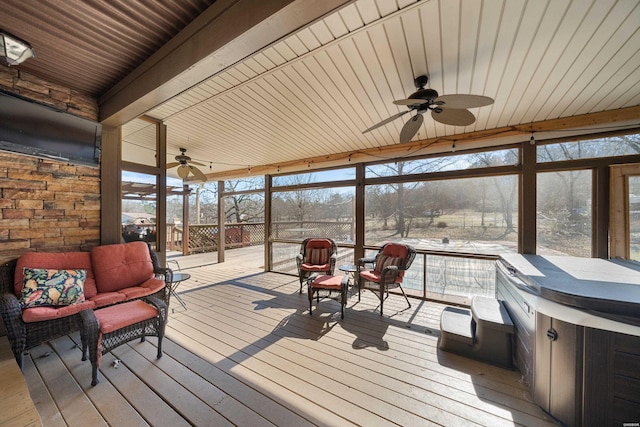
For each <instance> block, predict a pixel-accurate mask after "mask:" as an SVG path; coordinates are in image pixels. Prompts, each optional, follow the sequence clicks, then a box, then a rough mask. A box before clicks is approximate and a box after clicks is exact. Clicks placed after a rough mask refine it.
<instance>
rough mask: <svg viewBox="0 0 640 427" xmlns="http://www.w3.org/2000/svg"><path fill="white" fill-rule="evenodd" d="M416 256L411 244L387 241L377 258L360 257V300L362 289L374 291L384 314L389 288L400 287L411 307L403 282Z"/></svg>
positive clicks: (358, 262) (358, 276) (357, 277)
mask: <svg viewBox="0 0 640 427" xmlns="http://www.w3.org/2000/svg"><path fill="white" fill-rule="evenodd" d="M415 257H416V250H415V249H414V248H413V247H412V246H411V245H407V244H402V243H386V244H385V245H384V246H382V248H380V251H378V254H377V255H376V256H375V258H360V259H359V260H358V261H357V263H356V266H357V267H358V272H357V276H356V279H357V285H358V301H360V293H361V291H362V289H368V290H370V291H372V292H373V293H374V294H376V296H377V297H378V298H379V299H380V315H382V307H383V303H384V301H385V300H386V299H387V298H388V297H389V289H394V288H400V291H401V292H402V295H404V298H405V300H406V301H407V304H408V305H409V307H411V303H410V302H409V298H407V295H406V294H405V293H404V289H402V286H401V283H402V280H403V279H404V273H405V271H407V270H408V269H409V267H411V263H412V262H413V259H414V258H415ZM367 264H372V265H373V268H372V269H369V268H368V267H367Z"/></svg>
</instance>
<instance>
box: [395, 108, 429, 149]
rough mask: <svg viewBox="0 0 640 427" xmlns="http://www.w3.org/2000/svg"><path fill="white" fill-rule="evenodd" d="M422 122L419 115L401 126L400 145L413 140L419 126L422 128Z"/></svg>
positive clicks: (422, 118) (422, 119)
mask: <svg viewBox="0 0 640 427" xmlns="http://www.w3.org/2000/svg"><path fill="white" fill-rule="evenodd" d="M423 121H424V117H422V114H421V113H418V114H416V115H415V116H413V117H411V118H410V119H409V120H408V121H407V123H405V124H404V126H402V130H401V131H400V143H401V144H404V143H405V142H409V141H411V138H413V136H414V135H415V134H416V132H418V129H420V126H422V122H423Z"/></svg>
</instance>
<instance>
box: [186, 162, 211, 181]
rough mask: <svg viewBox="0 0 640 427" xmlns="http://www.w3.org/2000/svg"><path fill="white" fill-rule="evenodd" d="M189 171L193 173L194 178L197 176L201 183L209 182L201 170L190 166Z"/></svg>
mask: <svg viewBox="0 0 640 427" xmlns="http://www.w3.org/2000/svg"><path fill="white" fill-rule="evenodd" d="M189 169H190V170H191V173H192V174H193V176H195V177H196V178H197V179H199V180H200V181H206V180H207V177H206V176H205V175H204V174H203V173H202V172H201V171H200V169H198V168H196V167H195V166H191V165H189Z"/></svg>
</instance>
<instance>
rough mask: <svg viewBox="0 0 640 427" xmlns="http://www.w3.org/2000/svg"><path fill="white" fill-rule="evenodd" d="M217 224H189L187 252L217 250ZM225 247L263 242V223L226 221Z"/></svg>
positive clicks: (238, 246)
mask: <svg viewBox="0 0 640 427" xmlns="http://www.w3.org/2000/svg"><path fill="white" fill-rule="evenodd" d="M218 231H219V228H218V224H197V225H190V226H189V253H201V252H214V251H217V250H218ZM224 236H225V249H231V248H243V247H246V246H253V245H262V244H264V223H227V224H225V226H224Z"/></svg>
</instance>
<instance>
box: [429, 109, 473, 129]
mask: <svg viewBox="0 0 640 427" xmlns="http://www.w3.org/2000/svg"><path fill="white" fill-rule="evenodd" d="M431 117H433V120H435V121H436V122H440V123H443V124H445V125H452V126H467V125H470V124H472V123H473V122H475V121H476V116H474V115H473V113H472V112H471V111H469V110H465V109H461V108H443V109H442V111H440V112H439V113H438V112H436V110H433V111H431Z"/></svg>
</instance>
